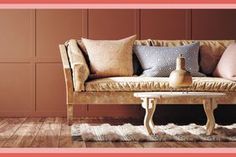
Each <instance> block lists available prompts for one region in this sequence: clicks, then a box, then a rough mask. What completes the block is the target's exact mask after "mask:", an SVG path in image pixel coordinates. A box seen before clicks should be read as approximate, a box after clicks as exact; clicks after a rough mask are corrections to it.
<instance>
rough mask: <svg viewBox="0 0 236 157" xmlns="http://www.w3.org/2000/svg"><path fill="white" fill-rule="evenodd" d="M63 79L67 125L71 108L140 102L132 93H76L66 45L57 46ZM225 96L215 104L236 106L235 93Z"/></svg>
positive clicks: (184, 101) (177, 101)
mask: <svg viewBox="0 0 236 157" xmlns="http://www.w3.org/2000/svg"><path fill="white" fill-rule="evenodd" d="M59 49H60V54H61V59H62V64H63V69H64V77H65V84H66V105H67V122H68V124H69V125H71V124H72V121H73V117H74V116H73V112H74V111H73V106H74V105H84V104H95V105H99V104H103V105H104V104H114V105H115V104H123V105H137V104H141V100H140V99H139V98H136V97H134V96H133V93H134V92H86V91H82V92H76V91H74V87H73V80H72V69H71V66H70V62H69V58H68V53H67V49H66V45H64V44H60V45H59ZM216 92H217V91H216ZM226 93H227V96H226V97H223V98H219V99H216V101H215V102H216V104H236V92H226ZM161 104H202V100H201V99H197V98H196V99H190V98H188V97H186V98H184V99H183V97H182V98H173V99H172V98H170V99H164V100H162V102H161Z"/></svg>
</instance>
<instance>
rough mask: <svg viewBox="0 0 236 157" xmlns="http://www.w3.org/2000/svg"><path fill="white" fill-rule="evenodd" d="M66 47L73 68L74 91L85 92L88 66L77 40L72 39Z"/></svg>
mask: <svg viewBox="0 0 236 157" xmlns="http://www.w3.org/2000/svg"><path fill="white" fill-rule="evenodd" d="M66 45H67V53H68V56H69V60H70V64H71V68H72V75H73V84H74V89H75V91H84V90H85V88H84V83H85V81H86V80H87V78H88V76H89V68H88V65H87V63H86V61H85V58H84V55H83V53H82V51H81V50H80V49H79V47H78V44H77V41H76V40H74V39H71V40H69V41H68V42H67V43H66Z"/></svg>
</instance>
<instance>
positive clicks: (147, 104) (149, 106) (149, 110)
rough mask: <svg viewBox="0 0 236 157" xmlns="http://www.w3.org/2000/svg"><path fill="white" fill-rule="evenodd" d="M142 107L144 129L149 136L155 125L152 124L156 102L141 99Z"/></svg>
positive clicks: (152, 99)
mask: <svg viewBox="0 0 236 157" xmlns="http://www.w3.org/2000/svg"><path fill="white" fill-rule="evenodd" d="M142 100H143V102H142V107H143V108H144V109H145V111H146V113H145V117H144V122H143V123H144V127H145V128H146V131H147V133H148V134H149V135H151V134H153V129H154V126H155V124H154V123H153V114H154V112H155V109H156V102H155V99H154V98H142Z"/></svg>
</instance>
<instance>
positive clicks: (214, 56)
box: [78, 39, 236, 76]
mask: <svg viewBox="0 0 236 157" xmlns="http://www.w3.org/2000/svg"><path fill="white" fill-rule="evenodd" d="M197 41H198V42H200V51H199V65H200V72H202V73H204V74H206V75H208V76H211V75H212V73H213V71H214V69H215V67H216V65H217V64H218V62H219V60H220V58H221V56H222V54H223V53H224V51H225V49H226V48H227V46H229V45H230V44H231V43H234V42H236V40H153V39H147V40H136V41H135V43H134V44H135V45H147V46H166V47H174V46H181V45H186V44H191V43H193V42H197ZM78 44H79V46H80V47H81V49H82V50H83V51H84V52H85V53H84V54H85V57H86V49H85V47H84V45H83V43H82V42H81V41H80V40H79V41H78ZM86 58H87V57H86Z"/></svg>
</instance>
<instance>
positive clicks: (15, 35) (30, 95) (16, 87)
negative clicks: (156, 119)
mask: <svg viewBox="0 0 236 157" xmlns="http://www.w3.org/2000/svg"><path fill="white" fill-rule="evenodd" d="M235 18H236V10H121V9H118V10H86V9H85V10H81V9H78V10H65V9H63V10H0V45H1V46H0V74H1V81H0V116H25V115H34V116H62V115H63V116H64V115H65V114H66V106H65V84H64V76H63V71H62V65H61V60H60V56H59V51H58V44H59V43H63V42H64V41H66V40H67V39H70V38H76V39H79V38H80V37H82V36H83V37H88V38H93V39H117V38H122V37H126V36H129V35H132V34H137V36H138V38H139V39H146V38H156V39H236V31H235V28H236V21H235ZM111 110H112V111H115V113H114V112H110V111H111ZM77 112H78V113H79V114H80V115H81V116H85V115H90V116H96V115H104V116H111V115H112V116H135V115H136V116H138V115H139V114H143V111H142V109H141V108H140V106H109V105H108V106H104V107H97V106H91V105H87V104H85V105H84V106H82V107H79V108H78V110H77Z"/></svg>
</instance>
